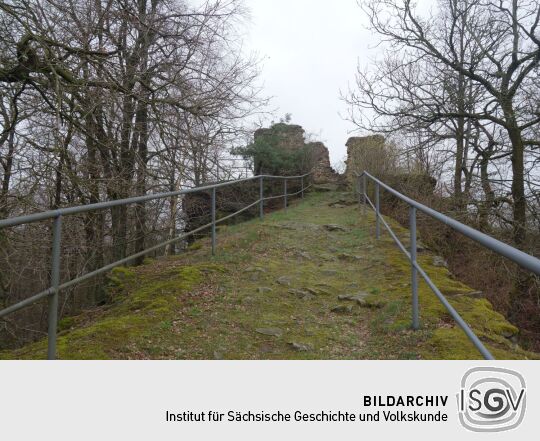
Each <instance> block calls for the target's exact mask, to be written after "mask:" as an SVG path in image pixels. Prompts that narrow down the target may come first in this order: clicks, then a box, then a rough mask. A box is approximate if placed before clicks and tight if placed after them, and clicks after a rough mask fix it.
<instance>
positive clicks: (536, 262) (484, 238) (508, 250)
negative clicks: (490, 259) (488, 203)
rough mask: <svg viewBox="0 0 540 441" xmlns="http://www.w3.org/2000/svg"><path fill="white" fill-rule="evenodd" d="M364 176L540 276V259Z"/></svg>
mask: <svg viewBox="0 0 540 441" xmlns="http://www.w3.org/2000/svg"><path fill="white" fill-rule="evenodd" d="M362 176H364V177H365V176H367V177H369V178H370V179H371V180H372V181H373V182H376V183H378V184H379V185H380V186H381V187H382V188H384V189H385V190H387V191H388V192H389V193H391V194H393V195H394V196H396V197H397V198H398V199H401V200H402V201H403V202H405V203H407V204H408V205H410V206H412V207H415V208H416V209H417V210H418V211H421V212H422V213H425V214H427V215H428V216H430V217H432V218H434V219H437V220H438V221H440V222H442V223H444V224H445V225H448V226H449V227H450V228H453V229H454V230H456V231H457V232H459V233H461V234H463V235H464V236H466V237H468V238H469V239H472V240H474V241H476V242H478V243H479V244H481V245H483V246H484V247H486V248H488V249H490V250H492V251H494V252H496V253H497V254H500V255H501V256H504V257H506V258H508V259H510V260H512V261H513V262H515V263H517V264H518V265H520V266H522V267H523V268H525V269H528V270H529V271H532V272H533V273H535V274H536V275H540V259H537V258H536V257H534V256H531V255H530V254H527V253H525V252H523V251H520V250H518V249H517V248H514V247H512V246H510V245H508V244H505V243H504V242H501V241H500V240H497V239H495V238H493V237H491V236H488V235H487V234H484V233H481V232H480V231H478V230H475V229H474V228H471V227H469V226H467V225H465V224H462V223H461V222H458V221H457V220H455V219H452V218H450V217H448V216H446V215H444V214H442V213H439V212H438V211H435V210H433V209H432V208H429V207H427V206H425V205H423V204H421V203H419V202H416V201H415V200H414V199H411V198H409V197H407V196H405V195H403V194H401V193H400V192H398V191H396V190H394V189H393V188H392V187H390V186H388V185H386V184H385V183H384V182H382V181H380V180H379V179H377V178H375V177H373V176H372V175H370V174H369V173H368V172H363V173H362Z"/></svg>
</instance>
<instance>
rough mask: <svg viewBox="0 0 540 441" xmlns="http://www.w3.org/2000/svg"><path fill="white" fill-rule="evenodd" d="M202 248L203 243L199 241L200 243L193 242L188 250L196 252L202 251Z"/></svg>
mask: <svg viewBox="0 0 540 441" xmlns="http://www.w3.org/2000/svg"><path fill="white" fill-rule="evenodd" d="M202 247H203V243H202V241H200V240H198V241H195V242H193V243H192V244H191V245H189V246H188V247H187V250H188V251H196V250H200V249H201V248H202Z"/></svg>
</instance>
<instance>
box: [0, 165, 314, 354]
mask: <svg viewBox="0 0 540 441" xmlns="http://www.w3.org/2000/svg"><path fill="white" fill-rule="evenodd" d="M311 173H312V172H310V173H307V174H305V175H301V176H291V177H286V176H272V175H258V176H253V177H250V178H245V179H237V180H235V181H229V182H222V183H219V184H214V185H207V186H202V187H196V188H190V189H185V190H179V191H174V192H167V193H158V194H152V195H145V196H138V197H133V198H128V199H119V200H115V201H107V202H99V203H95V204H89V205H81V206H75V207H67V208H62V209H57V210H50V211H46V212H41V213H34V214H30V215H25V216H19V217H15V218H9V219H2V220H0V228H4V227H12V226H16V225H21V224H25V223H30V222H38V221H40V220H45V219H51V218H53V219H54V222H53V238H52V255H51V286H50V287H49V288H47V289H45V290H44V291H42V292H40V293H38V294H35V295H33V296H31V297H29V298H26V299H24V300H22V301H20V302H18V303H16V304H13V305H10V306H8V307H7V308H4V309H1V310H0V318H2V317H5V316H7V315H9V314H11V313H13V312H15V311H18V310H20V309H22V308H25V307H27V306H30V305H32V304H34V303H36V302H38V301H40V300H42V299H44V298H47V299H48V322H47V328H48V334H47V335H48V347H47V356H48V358H49V359H54V358H56V339H57V328H58V296H59V292H60V291H61V290H62V289H66V288H69V287H71V286H73V285H75V284H77V283H80V282H83V281H85V280H88V279H90V278H92V277H95V276H97V275H99V274H103V273H105V272H107V271H110V270H111V269H113V268H115V267H117V266H119V265H123V264H126V263H129V262H131V261H132V260H133V259H135V258H137V257H140V256H143V255H145V254H147V253H149V252H152V251H155V250H157V249H159V248H162V247H164V246H166V245H168V244H171V243H174V242H177V241H179V240H182V239H184V238H186V237H189V236H191V235H193V234H195V233H197V232H199V231H202V230H204V229H207V228H209V227H210V228H211V232H212V233H211V234H212V255H215V252H216V224H217V223H219V222H224V221H226V220H227V219H230V218H232V217H233V216H236V215H238V214H240V213H242V212H244V211H246V210H249V209H250V208H252V207H253V206H255V205H257V204H259V210H260V213H259V215H260V216H261V218H262V217H263V215H264V213H263V203H264V201H265V200H268V199H273V198H274V197H281V196H274V197H269V198H264V195H263V180H264V178H267V179H283V180H284V187H285V194H284V195H283V197H284V198H285V200H284V204H285V208H287V197H288V193H287V179H288V178H291V179H299V178H301V179H302V183H303V180H304V178H305V177H306V176H309V175H310V174H311ZM253 179H259V183H260V184H259V185H260V190H259V191H260V198H259V200H257V201H255V202H253V203H251V204H249V205H247V206H246V207H244V208H241V209H240V210H238V211H236V212H234V213H232V214H229V215H227V216H224V217H222V218H220V219H216V189H217V188H221V187H224V186H227V185H231V184H236V183H241V182H246V181H251V180H253ZM309 187H311V185H308V186H307V187H304V185H302V188H301V190H300V191H299V192H295V193H292V194H291V195H290V196H295V195H297V194H300V193H301V194H302V196H303V194H304V191H305V190H307V189H308V188H309ZM208 190H211V192H212V206H211V217H212V220H211V222H210V223H209V224H206V225H202V226H200V227H198V228H195V229H194V230H191V231H189V232H187V233H184V234H181V235H179V236H177V237H174V238H172V239H169V240H167V241H165V242H162V243H159V244H157V245H154V246H152V247H150V248H147V249H145V250H143V251H139V252H138V253H135V254H133V255H131V256H128V257H125V258H123V259H120V260H117V261H115V262H113V263H110V264H108V265H105V266H103V267H101V268H98V269H97V270H94V271H91V272H89V273H86V274H83V275H82V276H79V277H76V278H75V279H72V280H69V281H67V282H65V283H63V284H60V249H61V248H60V245H61V237H62V218H63V216H64V215H68V214H76V213H85V212H88V211H91V210H98V209H105V208H110V207H116V206H120V205H127V204H132V203H140V202H145V201H149V200H154V199H161V198H170V197H173V196H178V195H181V194H189V193H195V192H198V191H208Z"/></svg>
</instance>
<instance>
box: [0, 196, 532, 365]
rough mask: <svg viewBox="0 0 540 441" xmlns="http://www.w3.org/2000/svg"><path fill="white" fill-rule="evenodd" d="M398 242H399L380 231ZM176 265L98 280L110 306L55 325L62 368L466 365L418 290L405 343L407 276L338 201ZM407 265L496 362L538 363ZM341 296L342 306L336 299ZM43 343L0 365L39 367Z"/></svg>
mask: <svg viewBox="0 0 540 441" xmlns="http://www.w3.org/2000/svg"><path fill="white" fill-rule="evenodd" d="M388 221H389V222H390V224H391V225H392V227H393V228H395V231H396V232H398V235H399V236H401V237H403V238H406V237H407V231H406V230H404V229H403V228H401V227H399V225H397V223H396V222H393V221H392V220H390V219H388ZM209 254H210V253H209V240H208V239H204V240H201V241H199V242H196V243H195V244H194V245H193V246H192V247H191V250H190V251H188V252H187V253H184V254H182V255H179V256H175V257H172V258H171V257H168V258H161V259H157V260H153V261H151V262H149V263H147V264H145V265H143V266H141V267H137V268H117V269H116V270H114V271H113V272H112V273H111V275H110V287H109V290H110V292H111V295H112V297H113V303H112V304H111V305H109V306H107V307H104V308H100V309H96V310H93V311H88V312H86V313H84V314H82V315H80V316H77V317H73V318H68V319H64V320H62V321H61V323H60V325H61V329H62V331H61V333H60V335H59V338H58V357H59V358H62V359H147V358H153V359H468V358H471V359H477V358H480V355H479V353H478V352H477V350H476V349H475V348H474V347H473V346H472V344H471V343H469V341H468V340H467V338H466V337H465V335H464V334H463V332H462V331H461V329H459V328H458V327H456V326H455V325H454V323H453V320H452V319H451V317H450V316H449V315H448V314H447V313H446V311H445V310H444V308H443V307H442V305H441V304H440V303H439V302H438V300H437V299H436V297H435V295H434V294H433V293H432V292H431V291H430V290H429V288H428V287H427V285H425V284H424V283H423V282H420V293H419V296H420V317H421V324H422V329H421V330H420V331H417V332H413V331H412V330H410V267H409V264H408V262H407V260H406V259H405V257H404V256H403V255H402V254H401V253H400V252H399V250H398V249H397V247H396V246H395V245H394V244H393V242H392V240H391V239H390V237H389V236H388V235H387V234H386V233H385V232H383V235H382V238H381V239H380V240H379V241H376V240H375V238H374V215H373V213H371V212H370V213H369V214H368V215H367V216H366V217H362V216H361V213H360V210H359V209H358V206H357V204H355V203H354V199H353V196H352V195H351V194H349V193H338V192H322V193H312V194H310V195H309V196H307V197H306V199H305V200H303V201H295V202H293V204H292V206H291V207H290V208H289V209H288V211H287V212H284V211H280V212H275V213H272V214H268V215H266V217H265V220H264V221H263V222H260V221H259V220H258V219H254V220H252V221H249V222H246V223H242V224H238V225H234V226H227V227H221V228H220V229H219V232H218V252H217V255H216V256H215V257H211V256H210V255H209ZM419 261H420V263H421V264H422V265H423V266H424V268H425V269H426V271H427V272H428V274H430V276H432V277H433V280H434V281H435V282H436V283H437V285H438V286H439V288H440V289H441V291H442V292H443V293H445V294H447V295H448V296H449V298H450V299H451V303H452V304H453V305H454V307H455V308H456V309H457V310H458V312H460V314H462V316H463V318H464V319H465V320H466V321H467V322H468V323H469V324H470V325H471V327H472V328H473V329H474V331H475V332H476V333H477V335H479V336H480V338H481V339H482V340H483V341H484V342H485V343H486V344H487V346H488V348H489V349H490V350H491V351H492V353H493V354H494V356H495V357H497V358H506V359H516V358H517V359H520V358H538V357H537V354H533V353H530V352H525V351H523V350H522V349H520V348H519V347H518V346H517V345H515V344H513V343H512V342H511V339H510V337H511V336H512V335H514V334H515V333H517V329H516V328H515V327H514V326H512V325H511V324H510V323H508V322H507V321H506V320H505V319H504V317H503V316H501V315H500V314H499V313H497V312H495V311H494V310H493V309H492V307H491V304H490V303H489V302H488V301H487V300H485V299H482V298H474V297H472V296H468V295H467V294H468V293H471V292H472V291H473V290H472V289H470V288H469V287H467V286H465V285H463V284H462V283H460V282H459V281H457V280H454V279H453V278H452V275H451V274H450V273H449V272H448V270H447V269H446V268H444V267H442V266H437V265H438V263H437V259H435V256H434V255H433V254H431V253H430V252H429V251H426V250H424V251H422V252H421V253H419ZM346 297H350V298H346ZM45 354H46V341H40V342H37V343H34V344H31V345H28V346H25V347H23V348H21V349H18V350H16V351H9V352H3V353H0V358H44V357H45Z"/></svg>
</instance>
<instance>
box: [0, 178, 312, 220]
mask: <svg viewBox="0 0 540 441" xmlns="http://www.w3.org/2000/svg"><path fill="white" fill-rule="evenodd" d="M312 173H313V172H309V173H306V174H305V175H299V176H287V177H285V176H274V175H257V176H251V177H249V178H243V179H236V180H233V181H226V182H220V183H218V184H212V185H204V186H202V187H194V188H185V189H183V190H178V191H170V192H166V193H155V194H148V195H144V196H135V197H132V198H127V199H116V200H114V201H106V202H96V203H95V204H88V205H77V206H74V207H66V208H59V209H57V210H49V211H43V212H39V213H32V214H27V215H24V216H18V217H12V218H9V219H2V220H0V228H5V227H13V226H15V225H21V224H27V223H31V222H38V221H41V220H45V219H52V218H55V217H57V216H66V215H69V214H77V213H86V212H88V211H92V210H102V209H105V208H112V207H118V206H120V205H127V204H135V203H139V202H146V201H151V200H154V199H163V198H170V197H173V196H179V195H182V194H189V193H197V192H199V191H210V190H212V189H213V188H222V187H226V186H228V185H234V184H239V183H242V182H248V181H252V180H254V179H258V178H260V177H264V178H265V179H286V178H287V179H300V178H301V177H302V176H304V177H305V176H309V175H311V174H312Z"/></svg>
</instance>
